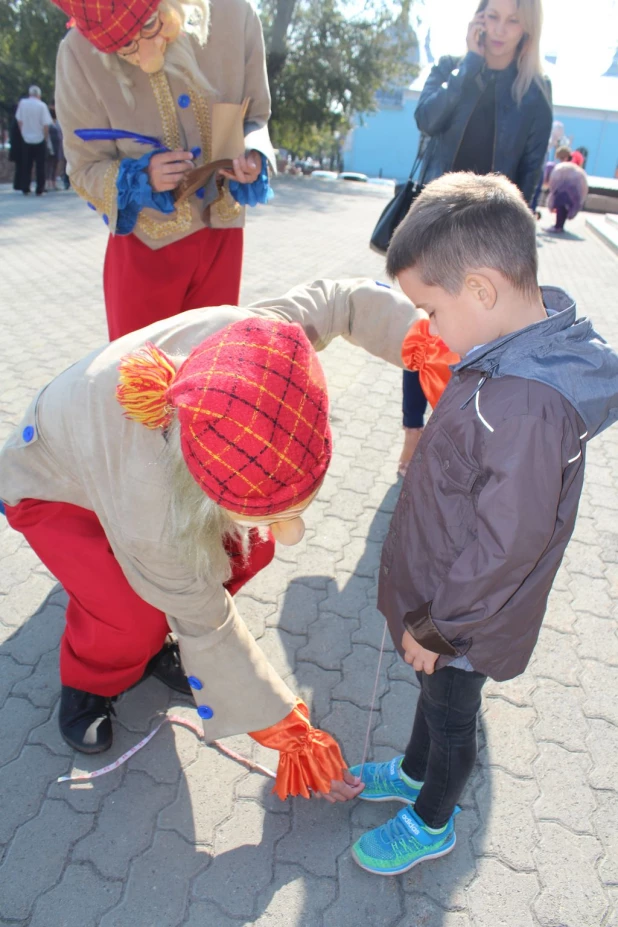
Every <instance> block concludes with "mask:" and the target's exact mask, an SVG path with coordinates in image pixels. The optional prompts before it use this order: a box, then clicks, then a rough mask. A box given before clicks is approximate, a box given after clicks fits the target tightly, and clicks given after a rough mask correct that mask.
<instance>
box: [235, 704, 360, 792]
mask: <svg viewBox="0 0 618 927" xmlns="http://www.w3.org/2000/svg"><path fill="white" fill-rule="evenodd" d="M249 736H250V737H253V739H254V740H256V741H257V742H258V743H259V744H262V746H263V747H269V748H270V749H271V750H279V754H280V756H279V766H278V767H277V779H276V781H275V785H274V788H273V792H275V794H276V795H278V796H279V798H280V799H281V800H282V801H283V800H284V799H286V798H287V797H288V795H302V796H303V798H309V797H310V796H309V790H310V789H311V790H312V791H314V792H330V787H331V780H333V779H342V778H343V770H344V769H346V768H347V767H346V762H345V760H344V758H343V756H342V755H341V750H340V749H339V745H338V744H337V742H336V740H334V739H333V738H332V737H331V735H330V734H327V733H326V731H320V730H318V728H316V727H312V726H311V723H310V721H309V709H308V708H307V706H306V705H305V703H304V702H303V701H301V699H298V701H297V702H296V705H295V706H294V708H293V709H292V711H291V712H290V713H289V715H286V717H285V718H284V719H283V720H282V721H279V722H278V723H277V724H273V726H272V727H267V728H265V729H264V730H263V731H254V732H252V733H251V734H249Z"/></svg>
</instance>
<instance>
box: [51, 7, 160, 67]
mask: <svg viewBox="0 0 618 927" xmlns="http://www.w3.org/2000/svg"><path fill="white" fill-rule="evenodd" d="M160 2H161V0H53V3H54V4H55V5H56V6H57V7H59V8H60V9H61V10H62V11H63V12H64V13H66V14H67V16H69V17H70V24H71V25H74V26H75V28H76V29H77V31H78V32H81V34H82V35H83V36H84V38H85V39H88V41H89V42H90V44H91V45H94V47H95V48H96V49H98V50H99V51H100V52H105V53H106V54H112V52H116V51H118V49H119V48H122V46H123V45H128V43H129V42H130V41H131V40H132V39H134V38H135V36H136V35H137V34H138V32H139V31H140V29H141V28H142V27H143V25H144V24H145V23H146V22H147V21H148V20H149V19H150V17H151V16H152V14H153V13H154V12H155V11H156V9H157V7H158V6H159V3H160Z"/></svg>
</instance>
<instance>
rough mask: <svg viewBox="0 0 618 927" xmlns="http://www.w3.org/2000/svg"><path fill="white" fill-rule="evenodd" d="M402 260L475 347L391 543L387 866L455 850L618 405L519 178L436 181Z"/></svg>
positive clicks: (370, 863)
mask: <svg viewBox="0 0 618 927" xmlns="http://www.w3.org/2000/svg"><path fill="white" fill-rule="evenodd" d="M387 267H388V271H389V273H390V275H391V276H393V277H396V278H397V279H398V281H399V283H400V284H401V287H402V289H403V291H404V293H405V294H406V295H407V296H408V297H409V298H410V299H411V300H412V302H413V303H415V305H416V306H418V307H422V308H423V309H425V310H426V312H427V313H428V315H429V318H430V319H431V329H430V330H431V332H432V333H434V334H438V335H439V336H440V337H441V338H442V340H443V341H445V342H446V344H447V345H448V347H449V348H450V349H451V350H452V351H455V352H457V353H458V354H459V355H460V356H461V358H462V360H461V361H460V363H458V364H457V365H456V366H455V367H454V368H452V369H453V375H452V379H451V381H450V383H449V384H448V386H447V388H446V390H445V392H444V394H443V396H442V398H441V400H440V402H439V403H438V405H437V408H436V410H435V411H434V413H433V415H432V417H431V420H430V422H429V424H428V425H427V427H426V428H425V431H424V434H423V437H422V438H421V441H420V443H419V446H418V450H417V451H416V454H415V456H414V461H413V464H412V466H411V467H410V468H409V469H408V473H407V475H406V478H405V481H404V484H403V488H402V491H401V495H400V498H399V501H398V503H397V508H396V510H395V514H394V516H393V520H392V523H391V527H390V531H389V534H388V537H387V539H386V542H385V544H384V549H383V553H382V563H381V568H380V579H379V591H378V607H379V608H380V610H381V611H382V612H383V614H384V615H385V616H386V618H387V620H388V624H389V628H390V631H391V634H392V636H393V640H394V642H395V644H396V646H397V647H398V649H399V651H400V652H401V653H402V654H403V656H404V659H405V660H406V662H407V663H409V664H410V665H411V666H412V667H413V668H414V669H415V670H416V672H417V677H418V680H419V683H420V686H421V692H420V695H419V699H418V704H417V708H416V717H415V720H414V726H413V730H412V736H411V739H410V742H409V744H408V746H407V748H406V752H405V754H404V755H403V756H398V757H395V758H394V759H393V760H391V761H390V762H387V763H368V764H366V765H365V766H364V769H363V770H362V781H363V782H364V791H363V792H362V793H361V794H360V797H361V798H363V799H365V800H368V801H388V800H394V801H400V802H403V803H404V804H405V805H406V807H405V808H403V809H402V810H401V811H400V812H399V814H398V815H397V816H396V817H395V818H393V819H392V820H390V821H389V822H388V823H387V824H385V825H383V826H382V827H378V828H377V829H375V830H372V831H370V832H369V833H367V834H364V835H363V836H362V837H361V838H360V840H358V841H357V842H356V843H355V844H354V847H353V855H354V857H355V859H356V861H357V862H358V863H359V865H360V866H362V867H363V868H364V869H367V870H369V871H370V872H375V873H377V874H380V875H392V874H396V873H400V872H406V871H407V870H408V869H410V868H411V867H412V866H414V865H416V864H417V863H419V862H421V861H422V860H424V859H431V858H435V857H438V856H443V855H445V854H446V853H449V852H450V851H451V850H452V849H453V847H454V845H455V831H454V826H453V818H454V815H455V814H456V813H457V811H458V810H459V809H458V808H457V807H456V804H457V801H458V800H459V797H460V795H461V793H462V791H463V789H464V787H465V785H466V782H467V781H468V778H469V776H470V774H471V772H472V768H473V766H474V762H475V759H476V753H477V745H476V725H477V721H476V719H477V713H478V710H479V707H480V704H481V690H482V688H483V685H484V683H485V680H486V679H487V677H488V676H489V677H491V678H492V679H496V680H498V681H501V680H506V679H512V678H513V677H514V676H517V675H519V674H520V673H523V671H524V670H525V668H526V665H527V663H528V661H529V659H530V656H531V654H532V651H533V649H534V645H535V643H536V640H537V637H538V634H539V630H540V627H541V622H542V620H543V616H544V613H545V608H546V605H547V597H548V595H549V592H550V589H551V587H552V583H553V580H554V577H555V575H556V572H557V570H558V567H559V566H560V562H561V560H562V556H563V554H564V551H565V548H566V546H567V543H568V541H569V538H570V537H571V534H572V532H573V526H574V524H575V517H576V514H577V506H578V502H579V497H580V494H581V489H582V482H583V478H584V461H585V454H586V443H587V442H588V441H589V440H590V438H592V437H593V436H594V435H595V434H598V433H599V432H600V431H602V430H603V429H604V428H607V427H608V426H609V425H610V424H611V423H612V422H613V421H615V420H616V418H617V417H618V394H617V390H618V357H617V356H616V354H615V353H614V352H613V351H612V350H611V349H610V348H609V347H608V346H607V345H606V344H605V343H603V342H602V341H601V339H600V338H599V336H598V335H597V334H596V333H595V331H594V329H593V328H592V325H591V323H590V322H589V321H587V320H585V319H579V320H576V307H575V304H574V302H573V300H572V299H571V298H570V297H569V296H568V295H567V294H566V293H565V292H563V291H562V290H560V289H558V288H555V287H542V288H540V289H539V286H538V284H537V249H536V240H535V222H534V217H533V215H532V213H531V212H530V211H529V210H528V208H527V206H526V205H525V203H524V201H523V199H522V197H521V195H520V193H519V191H518V190H517V188H516V187H515V186H513V184H511V183H510V182H509V181H508V180H506V179H505V178H503V177H499V176H496V175H493V176H492V175H489V176H483V177H478V176H475V175H473V174H449V175H446V176H444V177H441V178H440V179H438V180H436V181H434V182H433V183H430V184H429V185H428V187H427V188H426V189H425V191H424V192H423V194H422V195H421V196H420V197H419V199H418V200H417V201H416V203H415V204H414V206H413V208H412V209H411V210H410V213H409V214H408V216H407V217H406V219H405V220H404V221H403V222H402V223H401V225H400V226H399V228H398V229H397V232H396V234H395V236H394V237H393V241H392V243H391V246H390V248H389V251H388V256H387ZM350 773H351V774H352V775H353V776H359V775H360V774H361V767H359V766H357V767H353V768H352V769H351V770H350Z"/></svg>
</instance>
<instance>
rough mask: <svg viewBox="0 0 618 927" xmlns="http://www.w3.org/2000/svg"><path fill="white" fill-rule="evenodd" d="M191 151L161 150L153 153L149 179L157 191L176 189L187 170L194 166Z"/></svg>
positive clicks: (149, 166)
mask: <svg viewBox="0 0 618 927" xmlns="http://www.w3.org/2000/svg"><path fill="white" fill-rule="evenodd" d="M192 162H193V155H192V154H191V152H190V151H161V152H160V153H159V154H156V155H153V156H152V158H151V159H150V164H149V165H148V180H149V181H150V186H151V187H152V189H153V190H154V191H155V193H164V192H165V191H166V190H175V189H176V187H177V186H178V184H179V183H180V181H181V180H182V178H183V177H184V176H185V174H186V173H187V171H190V170H191V168H192V167H193V163H192Z"/></svg>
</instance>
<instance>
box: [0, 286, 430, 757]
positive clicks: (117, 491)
mask: <svg viewBox="0 0 618 927" xmlns="http://www.w3.org/2000/svg"><path fill="white" fill-rule="evenodd" d="M251 316H260V317H263V318H273V319H284V320H286V321H290V322H297V323H299V324H300V325H301V326H302V327H303V329H304V331H305V332H306V334H307V336H308V338H309V339H310V340H311V342H312V343H313V345H314V346H315V347H316V348H317V349H320V348H324V347H325V346H326V345H327V344H328V343H329V341H331V340H332V339H333V338H334V337H335V336H336V335H342V336H343V337H344V338H346V339H347V340H348V341H351V342H353V343H354V344H357V345H360V346H361V347H363V348H365V349H366V350H367V351H369V352H370V353H371V354H374V355H376V356H377V357H382V358H384V359H385V360H387V361H389V362H390V363H392V364H396V365H399V366H401V343H402V341H403V338H404V335H405V333H406V332H407V330H408V328H409V327H410V325H411V324H412V323H413V322H414V321H415V320H416V319H417V318H418V317H419V312H418V311H417V310H416V309H415V308H414V307H413V306H412V304H411V303H410V302H409V301H408V300H407V299H406V298H405V297H404V296H403V295H402V294H401V293H399V292H397V291H395V290H391V289H388V288H384V287H380V286H377V285H376V284H374V283H371V282H369V281H366V280H355V281H344V282H334V281H318V282H316V283H313V284H311V285H310V286H305V287H302V286H301V287H297V288H295V289H293V290H291V291H290V292H289V293H288V294H287V295H286V296H284V297H282V298H281V299H277V300H267V301H263V302H260V303H256V304H255V305H254V306H252V307H251V308H249V309H241V308H236V307H229V306H222V307H219V308H208V309H194V310H191V311H189V312H184V313H182V314H180V315H177V316H174V317H172V318H170V319H164V320H163V321H162V322H155V323H154V324H153V325H150V326H148V327H147V328H144V329H142V330H141V331H138V332H132V333H131V334H128V335H125V336H124V337H123V338H120V339H118V340H117V341H114V342H112V343H111V344H110V345H107V346H106V347H105V348H102V349H101V350H98V351H95V352H93V353H92V354H90V355H88V357H86V358H84V359H83V360H81V361H79V362H78V363H76V364H74V365H73V366H72V367H69V369H68V370H66V371H65V372H64V373H62V374H60V376H58V377H56V379H54V380H52V382H51V383H50V384H49V385H48V386H47V387H46V388H45V389H44V390H42V392H41V393H40V394H39V395H38V396H37V397H36V398H35V400H34V401H33V402H32V404H31V405H30V408H29V409H28V411H27V413H26V415H25V418H24V420H23V421H22V422H21V424H20V425H19V426H18V428H17V429H16V430H15V432H14V433H13V435H12V436H11V437H10V438H9V440H8V442H7V443H6V445H5V446H4V448H3V449H2V450H1V451H0V498H2V499H3V500H4V501H5V502H6V503H8V504H9V505H15V504H16V503H17V502H19V501H20V500H21V499H24V498H36V499H46V500H50V501H60V502H69V503H73V504H74V505H79V506H82V507H83V508H86V509H89V510H92V511H94V512H95V513H96V515H97V517H98V518H99V520H100V522H101V524H102V526H103V528H104V530H105V533H106V535H107V537H108V539H109V542H110V545H111V547H112V549H113V551H114V554H115V556H116V558H117V560H118V562H119V564H120V566H121V568H122V570H123V572H124V574H125V576H126V578H127V580H128V581H129V583H130V584H131V586H132V587H133V589H134V590H135V591H136V592H137V593H138V595H140V596H141V597H142V598H143V599H144V600H145V601H146V602H149V603H150V604H151V605H153V606H155V607H156V608H158V609H161V610H162V611H164V612H165V613H166V614H167V616H168V620H169V623H170V626H171V627H172V629H173V630H174V631H175V632H176V634H177V635H178V638H179V641H180V648H181V652H182V659H183V663H184V667H185V670H186V672H187V674H189V675H194V676H197V678H198V679H200V680H202V682H203V683H204V688H203V689H202V690H201V691H198V692H195V698H196V702H197V703H198V704H204V705H209V706H210V707H211V708H212V709H213V711H214V715H213V717H212V718H211V719H210V720H206V721H204V730H205V735H206V739H207V740H208V741H211V740H214V739H215V738H218V737H222V736H226V735H231V734H237V733H241V732H249V731H258V730H262V729H263V728H266V727H270V726H271V725H272V724H275V723H276V722H277V721H280V720H281V719H282V718H284V717H285V716H286V715H287V714H288V713H289V711H290V709H291V707H292V706H293V704H294V694H293V693H292V692H291V691H290V689H289V688H288V687H287V686H286V685H285V683H284V682H283V681H282V680H281V679H280V678H279V677H278V675H277V674H276V672H275V671H274V670H273V668H272V667H271V666H270V664H269V663H268V661H267V660H266V657H265V656H264V654H263V653H262V651H261V650H260V649H259V647H258V645H257V644H256V642H255V641H254V639H253V637H252V636H251V634H250V633H249V631H248V629H247V627H246V626H245V624H244V623H243V621H242V620H241V619H240V617H239V615H238V612H237V610H236V607H235V605H234V601H233V599H232V598H231V596H230V595H229V594H228V593H227V592H226V591H225V590H224V588H223V587H222V586H221V585H216V586H215V587H214V588H213V587H212V586H208V585H207V584H206V583H205V582H204V581H200V580H198V579H196V577H195V575H193V574H192V573H191V572H190V571H188V569H187V567H186V566H185V564H184V562H183V561H182V560H181V559H180V558H179V556H178V554H177V552H176V549H175V547H174V543H173V540H172V538H171V536H170V533H169V528H168V520H167V513H168V507H169V504H170V495H169V487H168V481H167V475H166V467H165V459H166V455H165V441H164V438H163V435H162V433H161V432H160V431H152V430H150V429H148V428H145V427H144V426H143V425H140V424H139V423H137V422H133V421H129V420H128V419H127V418H125V417H124V416H123V414H122V409H121V407H120V405H119V404H118V402H117V401H116V398H115V389H116V384H117V382H118V371H117V367H118V362H119V360H120V358H121V357H122V356H123V355H125V354H127V353H128V352H130V351H134V350H136V349H137V348H139V347H140V346H141V345H142V344H143V343H144V342H145V341H152V342H154V343H155V344H156V345H157V346H158V347H160V348H161V349H162V350H164V351H165V352H167V353H168V354H172V355H174V356H180V357H184V356H186V355H187V354H188V353H189V352H190V351H191V349H192V348H193V347H194V346H195V345H197V344H199V343H200V342H201V341H202V340H203V339H204V338H206V337H208V336H209V335H211V334H212V333H213V332H216V331H218V330H220V329H221V328H223V327H224V326H226V325H228V324H230V323H232V322H235V321H238V320H239V319H245V318H250V317H251ZM393 401H394V402H395V401H396V397H393ZM25 429H28V430H26V437H29V436H30V435H31V434H32V432H31V431H30V429H33V430H34V437H32V438H31V440H30V441H27V440H25V439H24V430H25ZM335 451H336V446H335Z"/></svg>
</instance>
